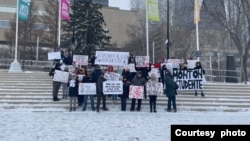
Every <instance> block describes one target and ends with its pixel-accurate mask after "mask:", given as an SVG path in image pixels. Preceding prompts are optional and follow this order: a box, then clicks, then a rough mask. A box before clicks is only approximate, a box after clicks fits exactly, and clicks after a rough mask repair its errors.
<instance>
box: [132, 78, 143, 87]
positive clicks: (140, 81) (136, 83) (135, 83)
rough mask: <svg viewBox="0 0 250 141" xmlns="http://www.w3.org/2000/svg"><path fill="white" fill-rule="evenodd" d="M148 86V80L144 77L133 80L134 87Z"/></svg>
mask: <svg viewBox="0 0 250 141" xmlns="http://www.w3.org/2000/svg"><path fill="white" fill-rule="evenodd" d="M145 84H146V79H145V78H143V77H134V78H133V79H132V85H134V86H144V85H145Z"/></svg>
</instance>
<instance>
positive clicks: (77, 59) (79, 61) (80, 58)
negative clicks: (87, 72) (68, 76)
mask: <svg viewBox="0 0 250 141" xmlns="http://www.w3.org/2000/svg"><path fill="white" fill-rule="evenodd" d="M73 64H74V65H88V64H89V62H88V56H87V55H73Z"/></svg>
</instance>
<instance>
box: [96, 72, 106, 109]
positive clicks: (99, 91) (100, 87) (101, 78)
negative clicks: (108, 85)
mask: <svg viewBox="0 0 250 141" xmlns="http://www.w3.org/2000/svg"><path fill="white" fill-rule="evenodd" d="M105 80H106V79H105V78H104V73H103V72H101V73H100V76H99V78H98V80H97V83H96V88H97V89H96V90H97V105H96V112H99V109H100V103H101V99H102V104H103V107H102V108H103V110H104V111H108V108H107V107H106V95H104V94H103V82H104V81H105Z"/></svg>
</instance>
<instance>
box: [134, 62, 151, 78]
mask: <svg viewBox="0 0 250 141" xmlns="http://www.w3.org/2000/svg"><path fill="white" fill-rule="evenodd" d="M135 70H136V71H140V72H141V73H142V77H143V78H145V80H146V81H148V78H149V76H148V73H149V72H150V71H151V64H150V65H149V67H140V68H138V67H136V68H135Z"/></svg>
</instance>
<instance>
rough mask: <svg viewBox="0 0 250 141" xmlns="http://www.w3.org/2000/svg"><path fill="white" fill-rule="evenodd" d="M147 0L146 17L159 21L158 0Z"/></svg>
mask: <svg viewBox="0 0 250 141" xmlns="http://www.w3.org/2000/svg"><path fill="white" fill-rule="evenodd" d="M147 1H148V19H149V20H152V21H156V22H159V21H160V14H159V8H158V0H147Z"/></svg>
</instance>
